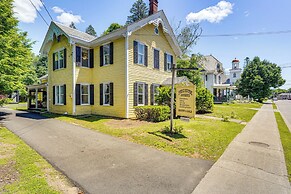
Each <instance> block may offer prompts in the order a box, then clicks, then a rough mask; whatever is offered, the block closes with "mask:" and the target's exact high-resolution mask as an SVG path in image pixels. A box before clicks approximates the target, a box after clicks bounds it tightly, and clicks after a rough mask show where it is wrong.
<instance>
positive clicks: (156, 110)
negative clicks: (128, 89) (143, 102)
mask: <svg viewBox="0 0 291 194" xmlns="http://www.w3.org/2000/svg"><path fill="white" fill-rule="evenodd" d="M134 113H135V116H136V118H137V119H138V120H142V121H150V122H161V121H165V120H168V119H169V118H170V113H171V110H170V107H168V106H136V107H134Z"/></svg>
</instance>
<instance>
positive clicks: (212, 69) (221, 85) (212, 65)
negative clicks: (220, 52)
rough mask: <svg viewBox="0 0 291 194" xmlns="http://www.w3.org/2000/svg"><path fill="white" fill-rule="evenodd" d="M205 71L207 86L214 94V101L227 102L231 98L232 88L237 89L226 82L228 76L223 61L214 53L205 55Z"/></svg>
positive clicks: (203, 75)
mask: <svg viewBox="0 0 291 194" xmlns="http://www.w3.org/2000/svg"><path fill="white" fill-rule="evenodd" d="M200 65H201V66H202V68H203V69H204V70H205V72H204V73H203V74H202V80H203V81H204V84H205V88H207V89H208V90H209V91H210V92H211V93H212V94H213V96H214V102H216V103H221V102H227V101H228V100H229V99H230V90H233V89H235V87H234V86H231V84H230V83H226V79H227V76H226V75H225V73H224V69H223V65H222V63H221V62H220V61H219V60H218V59H216V58H215V57H214V56H212V55H208V56H204V57H203V60H202V61H201V64H200Z"/></svg>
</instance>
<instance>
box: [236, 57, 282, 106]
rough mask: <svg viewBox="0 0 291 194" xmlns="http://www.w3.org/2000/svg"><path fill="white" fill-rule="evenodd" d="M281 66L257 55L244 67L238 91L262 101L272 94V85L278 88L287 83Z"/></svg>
mask: <svg viewBox="0 0 291 194" xmlns="http://www.w3.org/2000/svg"><path fill="white" fill-rule="evenodd" d="M281 71H282V70H281V68H280V67H279V66H278V65H277V64H275V63H270V62H269V61H267V60H263V61H261V60H260V58H259V57H255V58H254V59H253V60H252V61H250V62H249V64H248V65H247V66H246V68H245V69H244V71H243V73H242V76H241V79H240V81H239V83H238V93H239V94H240V95H242V96H248V95H250V97H252V98H254V99H256V100H258V101H259V102H262V101H263V99H264V98H266V97H269V96H270V95H271V94H272V91H271V87H273V88H278V87H280V86H282V85H283V84H284V83H285V80H284V79H283V78H282V75H281Z"/></svg>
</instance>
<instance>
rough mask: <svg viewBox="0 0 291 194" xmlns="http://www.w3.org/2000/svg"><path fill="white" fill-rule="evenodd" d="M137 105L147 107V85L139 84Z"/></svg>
mask: <svg viewBox="0 0 291 194" xmlns="http://www.w3.org/2000/svg"><path fill="white" fill-rule="evenodd" d="M137 105H139V106H141V105H145V84H144V83H138V84H137Z"/></svg>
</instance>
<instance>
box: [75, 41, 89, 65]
mask: <svg viewBox="0 0 291 194" xmlns="http://www.w3.org/2000/svg"><path fill="white" fill-rule="evenodd" d="M75 47H80V48H81V62H80V65H77V67H79V68H87V69H89V68H90V58H91V56H90V49H91V48H89V47H85V46H81V45H76V46H75ZM83 49H86V50H88V67H85V66H83V61H82V51H83ZM74 60H76V59H74ZM76 63H77V62H76Z"/></svg>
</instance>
